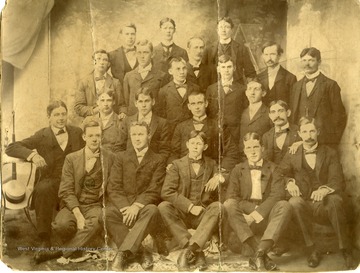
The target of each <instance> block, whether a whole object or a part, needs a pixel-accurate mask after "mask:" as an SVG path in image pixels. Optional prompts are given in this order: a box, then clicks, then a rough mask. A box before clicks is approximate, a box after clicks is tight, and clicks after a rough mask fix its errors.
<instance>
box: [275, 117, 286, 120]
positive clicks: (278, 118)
mask: <svg viewBox="0 0 360 273" xmlns="http://www.w3.org/2000/svg"><path fill="white" fill-rule="evenodd" d="M278 120H282V121H285V120H284V119H283V118H280V117H277V118H276V119H275V120H274V121H278Z"/></svg>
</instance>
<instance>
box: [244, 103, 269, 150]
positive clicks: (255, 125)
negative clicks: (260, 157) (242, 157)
mask: <svg viewBox="0 0 360 273" xmlns="http://www.w3.org/2000/svg"><path fill="white" fill-rule="evenodd" d="M272 126H273V124H272V122H271V120H270V118H269V108H268V107H267V106H266V105H265V104H264V103H263V104H262V105H261V107H260V108H259V110H258V111H257V112H256V114H255V115H254V117H253V118H252V120H250V115H249V108H246V109H245V110H244V112H243V113H242V115H241V121H240V147H241V148H243V137H244V136H245V135H246V133H249V132H256V133H258V134H259V135H260V137H262V135H263V134H264V133H265V132H267V131H269V130H270V128H271V127H272ZM241 150H242V149H241Z"/></svg>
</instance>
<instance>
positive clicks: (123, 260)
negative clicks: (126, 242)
mask: <svg viewBox="0 0 360 273" xmlns="http://www.w3.org/2000/svg"><path fill="white" fill-rule="evenodd" d="M128 262H129V261H128V255H127V253H126V252H124V251H119V252H118V253H117V254H116V256H115V259H114V261H113V263H112V266H111V269H112V270H113V271H124V270H125V268H126V267H127V265H128Z"/></svg>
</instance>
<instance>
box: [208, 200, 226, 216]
mask: <svg viewBox="0 0 360 273" xmlns="http://www.w3.org/2000/svg"><path fill="white" fill-rule="evenodd" d="M208 211H209V213H210V214H211V215H215V216H217V215H220V214H222V213H224V205H223V204H221V203H220V202H218V201H217V202H212V203H211V204H210V205H209V206H208Z"/></svg>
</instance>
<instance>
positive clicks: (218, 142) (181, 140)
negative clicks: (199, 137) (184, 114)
mask: <svg viewBox="0 0 360 273" xmlns="http://www.w3.org/2000/svg"><path fill="white" fill-rule="evenodd" d="M188 100H189V102H188V108H189V109H190V111H191V113H192V118H190V119H187V120H185V121H183V122H181V123H180V124H178V125H177V126H176V128H175V131H174V135H173V137H172V140H171V156H170V159H169V160H168V163H171V162H172V161H173V160H174V159H179V158H182V157H184V156H185V155H186V154H187V153H188V148H187V145H186V143H187V140H188V137H189V133H190V132H191V131H193V130H198V131H202V132H204V133H205V134H206V135H207V139H208V141H207V149H206V150H204V156H208V157H210V158H211V159H213V160H215V161H216V162H217V163H218V164H220V166H221V168H223V169H224V172H227V173H229V172H230V170H232V168H234V166H235V164H237V163H238V162H239V161H240V154H239V149H238V146H237V143H236V142H234V140H233V139H232V137H231V134H230V132H229V130H227V128H223V130H220V129H219V124H218V121H217V120H215V119H210V118H208V117H207V116H206V107H207V105H208V102H207V100H206V98H205V94H203V93H199V92H193V93H191V94H189V97H188Z"/></svg>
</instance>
